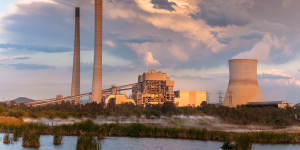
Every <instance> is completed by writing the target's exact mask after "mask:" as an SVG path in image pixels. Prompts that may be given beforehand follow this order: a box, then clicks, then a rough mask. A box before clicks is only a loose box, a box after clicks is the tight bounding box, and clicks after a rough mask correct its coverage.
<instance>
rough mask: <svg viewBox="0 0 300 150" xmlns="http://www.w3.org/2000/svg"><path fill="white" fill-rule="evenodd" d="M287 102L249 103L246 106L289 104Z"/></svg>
mask: <svg viewBox="0 0 300 150" xmlns="http://www.w3.org/2000/svg"><path fill="white" fill-rule="evenodd" d="M287 103H288V102H287V101H268V102H249V103H247V104H246V105H278V104H287Z"/></svg>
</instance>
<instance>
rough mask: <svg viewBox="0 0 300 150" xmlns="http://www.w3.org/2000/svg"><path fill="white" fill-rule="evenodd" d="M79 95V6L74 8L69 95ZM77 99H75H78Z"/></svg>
mask: <svg viewBox="0 0 300 150" xmlns="http://www.w3.org/2000/svg"><path fill="white" fill-rule="evenodd" d="M77 95H80V8H79V7H76V8H75V38H74V56H73V73H72V87H71V96H77ZM78 100H79V99H75V101H78Z"/></svg>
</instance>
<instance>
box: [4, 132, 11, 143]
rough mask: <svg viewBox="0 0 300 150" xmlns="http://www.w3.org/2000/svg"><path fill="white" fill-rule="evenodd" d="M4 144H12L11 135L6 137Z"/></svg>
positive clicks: (7, 134)
mask: <svg viewBox="0 0 300 150" xmlns="http://www.w3.org/2000/svg"><path fill="white" fill-rule="evenodd" d="M3 144H11V139H10V138H9V133H6V134H5V135H4V139H3Z"/></svg>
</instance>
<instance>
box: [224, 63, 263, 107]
mask: <svg viewBox="0 0 300 150" xmlns="http://www.w3.org/2000/svg"><path fill="white" fill-rule="evenodd" d="M229 72H230V79H229V85H228V89H227V93H226V96H225V99H224V105H225V106H229V107H236V106H238V105H244V104H247V103H248V102H263V99H262V96H261V93H260V89H259V86H258V81H257V60H256V59H231V60H229Z"/></svg>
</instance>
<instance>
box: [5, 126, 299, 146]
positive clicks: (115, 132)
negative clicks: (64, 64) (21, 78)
mask: <svg viewBox="0 0 300 150" xmlns="http://www.w3.org/2000/svg"><path fill="white" fill-rule="evenodd" d="M16 128H19V129H22V135H23V145H24V146H26V147H38V146H39V137H40V134H47V135H54V134H55V130H56V128H60V129H61V131H62V132H61V135H62V136H71V135H73V136H84V135H86V136H91V137H98V136H99V135H101V136H102V137H105V136H122V137H152V138H179V139H193V140H202V141H222V142H224V141H235V142H237V143H238V144H237V146H244V145H248V144H249V143H261V144H300V134H298V133H273V132H251V133H232V132H223V131H209V130H207V129H196V128H173V127H172V128H171V127H162V126H154V125H143V124H130V125H119V124H105V125H97V124H94V123H93V122H92V121H85V122H81V123H76V124H73V125H61V126H57V127H52V126H46V125H37V124H23V125H20V126H13V125H12V126H0V131H2V132H4V131H10V132H13V131H14V130H15V129H16Z"/></svg>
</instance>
